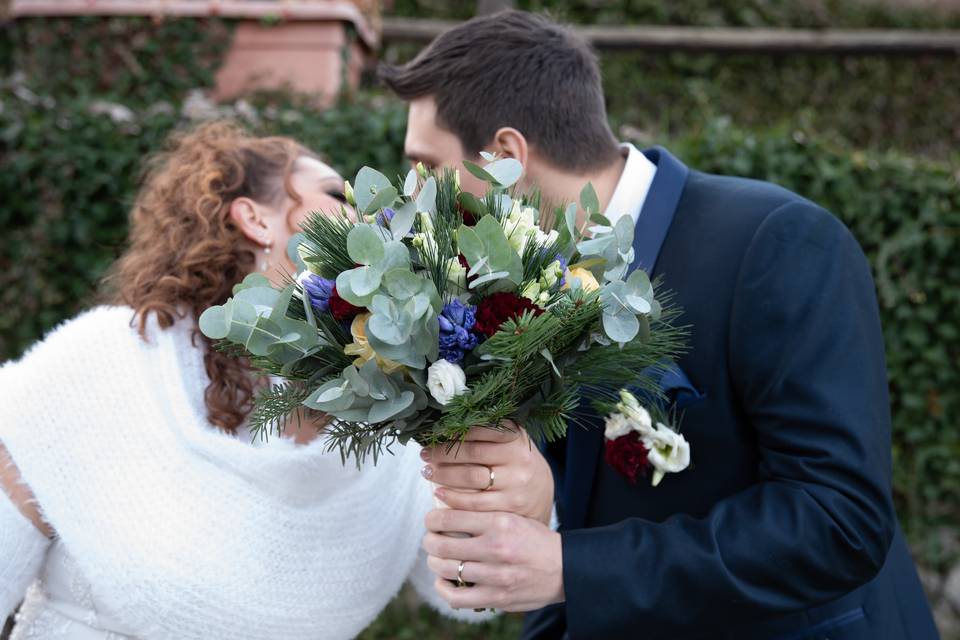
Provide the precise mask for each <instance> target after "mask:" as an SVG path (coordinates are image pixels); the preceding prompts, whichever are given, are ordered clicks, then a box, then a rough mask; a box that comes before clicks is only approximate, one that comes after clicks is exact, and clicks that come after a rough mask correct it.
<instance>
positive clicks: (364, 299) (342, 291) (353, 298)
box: [337, 269, 373, 307]
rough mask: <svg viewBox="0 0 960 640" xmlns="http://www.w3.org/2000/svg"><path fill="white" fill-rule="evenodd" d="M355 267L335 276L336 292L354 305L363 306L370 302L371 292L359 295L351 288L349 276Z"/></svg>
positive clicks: (351, 282) (351, 283)
mask: <svg viewBox="0 0 960 640" xmlns="http://www.w3.org/2000/svg"><path fill="white" fill-rule="evenodd" d="M354 271H356V269H351V270H350V271H344V272H343V273H341V274H340V275H338V276H337V294H338V295H339V296H340V297H341V298H343V299H344V300H346V301H347V302H349V303H350V304H352V305H354V306H356V307H365V306H367V305H368V304H370V299H371V298H373V295H372V294H366V295H359V294H357V293H356V292H354V290H353V281H352V279H351V276H352V274H353V272H354Z"/></svg>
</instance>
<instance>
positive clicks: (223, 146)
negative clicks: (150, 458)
mask: <svg viewBox="0 0 960 640" xmlns="http://www.w3.org/2000/svg"><path fill="white" fill-rule="evenodd" d="M302 157H310V158H318V156H317V154H315V153H313V152H312V151H310V150H309V149H307V148H305V147H304V146H302V145H301V144H299V143H297V142H296V141H294V140H291V139H290V138H282V137H266V138H258V137H254V136H251V135H250V134H248V133H246V132H245V131H244V130H243V129H242V128H241V127H239V126H238V125H236V124H235V123H232V122H228V121H219V122H213V123H208V124H204V125H201V126H199V127H197V128H195V129H193V130H190V131H184V132H179V133H175V134H174V135H173V136H171V138H170V140H169V142H168V145H167V148H166V150H164V151H162V152H160V153H158V154H156V155H154V156H153V157H151V158H149V159H148V160H147V162H146V165H145V171H144V177H143V182H142V187H141V188H140V191H139V193H138V194H137V197H136V200H135V202H134V205H133V210H132V211H131V213H130V232H129V247H128V248H127V250H126V251H125V252H124V253H123V254H122V255H121V256H120V258H119V259H118V260H117V262H116V263H115V264H114V265H113V267H112V268H111V270H110V271H109V273H108V274H107V277H106V278H105V279H104V282H103V285H104V291H105V292H106V297H107V299H108V300H109V301H110V302H111V303H113V304H123V305H127V306H130V307H132V308H133V309H134V311H135V312H136V315H135V317H134V322H136V323H138V324H139V332H140V335H141V336H142V337H144V338H146V333H145V332H146V323H147V319H148V317H149V315H150V314H151V313H153V314H156V316H157V320H158V322H159V325H160V327H162V328H164V329H166V328H169V327H170V326H172V325H173V324H174V323H175V322H176V321H177V320H178V319H184V318H189V320H190V321H191V322H193V323H194V324H196V319H197V318H199V316H200V314H201V313H203V311H204V310H205V309H207V308H208V307H210V306H213V305H218V304H223V303H224V302H225V301H226V300H227V298H228V297H230V295H231V293H232V289H233V286H234V285H235V284H237V283H238V282H240V281H241V280H243V278H244V277H245V276H246V275H247V274H249V273H250V272H251V271H253V269H254V267H255V256H254V254H253V252H252V251H250V249H249V248H247V247H248V246H249V245H246V244H245V243H244V240H245V238H244V236H243V234H242V233H241V232H240V230H239V229H238V228H237V226H236V225H235V224H234V223H233V221H232V220H231V218H230V204H231V203H232V202H233V201H234V200H235V199H236V198H240V197H247V198H251V199H252V200H254V201H256V202H260V203H263V204H266V205H278V204H280V203H281V202H283V199H284V195H286V196H289V197H290V198H291V199H292V200H293V201H294V202H295V203H297V204H299V203H300V202H301V199H300V196H299V195H298V194H297V193H296V192H295V191H294V190H293V188H292V187H291V184H290V175H291V173H292V171H293V165H294V163H295V162H296V161H297V159H299V158H302ZM197 339H200V340H201V341H202V343H203V347H204V351H205V353H204V365H205V368H206V372H207V375H208V376H209V378H210V384H209V385H208V386H207V389H206V391H205V393H204V400H205V402H206V406H207V418H208V419H209V420H210V422H211V423H213V424H214V425H216V426H218V427H219V428H220V429H222V430H224V431H227V432H229V433H236V430H237V427H238V426H240V425H241V424H242V423H243V421H244V420H245V419H246V417H247V415H248V414H249V413H250V410H251V409H252V407H253V394H254V390H255V386H256V384H257V378H256V376H254V375H253V374H252V372H251V370H250V368H249V366H248V365H247V364H246V363H245V362H244V361H243V360H240V359H237V358H231V357H228V356H226V355H224V354H223V353H220V352H218V351H216V350H214V349H213V348H212V343H211V341H210V340H209V339H208V338H206V337H205V336H203V335H202V334H201V333H200V331H199V329H197V328H195V329H194V334H193V341H194V344H196V341H197Z"/></svg>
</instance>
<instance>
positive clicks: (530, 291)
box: [520, 282, 540, 302]
mask: <svg viewBox="0 0 960 640" xmlns="http://www.w3.org/2000/svg"><path fill="white" fill-rule="evenodd" d="M520 296H521V297H523V298H526V299H527V300H529V301H530V302H536V301H537V300H538V299H539V298H540V284H539V283H537V282H530V283H528V284H527V286H525V287H524V288H523V291H521V292H520Z"/></svg>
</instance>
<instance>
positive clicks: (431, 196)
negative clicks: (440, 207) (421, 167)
mask: <svg viewBox="0 0 960 640" xmlns="http://www.w3.org/2000/svg"><path fill="white" fill-rule="evenodd" d="M417 211H425V212H427V213H429V214H430V215H433V214H434V213H436V211H437V179H436V178H434V177H433V176H430V177H429V178H427V181H426V182H424V183H423V186H422V187H421V188H420V193H418V194H417Z"/></svg>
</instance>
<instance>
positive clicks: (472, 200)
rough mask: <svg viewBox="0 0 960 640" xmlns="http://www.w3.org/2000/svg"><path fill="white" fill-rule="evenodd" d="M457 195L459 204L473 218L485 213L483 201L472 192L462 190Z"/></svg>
mask: <svg viewBox="0 0 960 640" xmlns="http://www.w3.org/2000/svg"><path fill="white" fill-rule="evenodd" d="M459 197H460V206H461V207H463V208H464V209H466V210H467V211H469V212H470V213H472V214H473V217H474V218H475V219H476V218H479V217H480V216H482V215H483V214H484V213H486V209H485V208H484V206H483V202H482V201H481V200H480V199H479V198H477V197H476V196H475V195H473V194H472V193H467V192H466V191H462V192H461V193H460V196H459Z"/></svg>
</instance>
